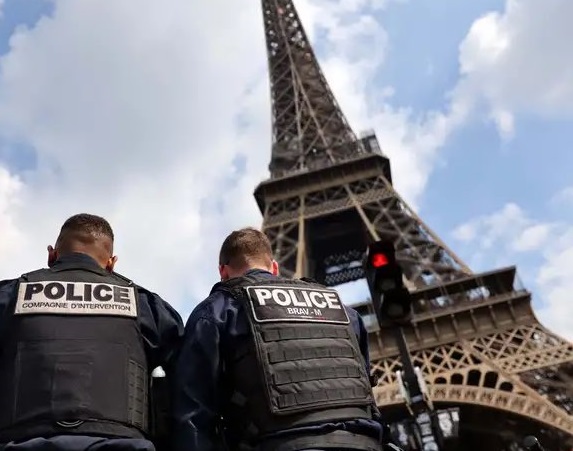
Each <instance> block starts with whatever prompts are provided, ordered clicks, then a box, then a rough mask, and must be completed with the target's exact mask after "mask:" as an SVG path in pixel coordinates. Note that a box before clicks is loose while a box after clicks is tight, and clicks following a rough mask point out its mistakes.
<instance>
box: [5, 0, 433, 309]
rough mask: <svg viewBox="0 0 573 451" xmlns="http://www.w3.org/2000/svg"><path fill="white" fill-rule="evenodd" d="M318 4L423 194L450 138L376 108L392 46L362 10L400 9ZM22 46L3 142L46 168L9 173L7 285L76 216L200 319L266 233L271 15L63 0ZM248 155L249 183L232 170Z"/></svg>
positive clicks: (347, 67) (243, 9)
mask: <svg viewBox="0 0 573 451" xmlns="http://www.w3.org/2000/svg"><path fill="white" fill-rule="evenodd" d="M299 3H300V5H299ZM313 5H314V8H315V9H314V11H315V14H314V17H311V19H312V20H310V21H309V20H305V18H303V20H304V25H305V26H306V28H307V30H310V34H311V35H313V30H315V27H317V26H322V27H323V31H326V32H327V38H328V42H329V45H328V48H327V51H326V55H324V64H323V66H324V67H325V72H326V73H327V77H328V78H329V80H331V81H332V84H333V87H334V91H335V94H336V95H337V97H338V98H339V99H340V100H341V104H342V106H343V108H344V109H345V110H346V111H347V112H348V114H349V116H350V117H351V119H352V122H353V124H358V127H357V128H358V129H359V128H360V124H362V123H365V124H366V125H367V126H371V124H375V125H381V124H384V125H383V126H380V127H378V131H379V132H380V131H381V132H382V133H381V138H382V143H383V145H385V147H387V148H388V150H389V153H391V152H394V153H396V155H398V154H399V155H401V156H400V157H397V158H396V160H397V162H396V164H395V168H394V169H395V171H394V172H395V177H396V180H398V181H399V182H398V183H402V184H403V185H405V187H406V188H407V189H406V195H407V196H410V197H411V198H416V197H417V196H418V195H419V194H420V192H421V189H422V188H423V185H424V183H425V181H424V177H427V174H428V173H429V171H430V170H431V168H429V167H426V165H425V164H424V163H423V162H418V157H419V156H423V155H424V154H432V153H434V152H435V150H436V147H438V146H439V145H440V144H441V142H442V139H441V138H437V139H436V138H435V132H434V129H437V133H438V134H440V135H441V134H443V129H444V127H443V125H442V119H441V117H440V116H439V115H429V116H428V118H420V119H418V120H417V121H416V122H414V123H410V121H411V119H412V118H411V116H410V113H409V112H408V111H407V110H393V109H392V108H391V107H390V106H389V105H387V104H386V103H382V104H381V105H380V106H378V107H377V108H372V107H371V105H369V104H368V102H366V100H367V89H369V82H370V81H371V78H372V76H373V75H374V71H375V70H376V69H377V68H378V67H379V65H380V64H381V63H382V62H383V60H384V48H385V46H386V41H387V36H386V33H385V32H384V30H383V29H382V28H381V27H380V26H379V24H378V23H377V22H376V21H375V20H373V18H372V15H371V14H370V13H363V12H360V11H361V9H360V8H361V7H362V8H364V7H376V8H381V7H383V6H385V2H376V1H373V2H349V1H340V2H338V3H337V4H336V5H332V4H329V7H328V8H325V9H321V10H320V11H321V14H317V11H319V10H317V9H316V6H317V5H319V2H316V3H314V2H308V1H307V2H302V1H301V2H298V3H297V6H299V7H300V8H301V10H302V12H303V13H304V11H305V8H310V10H309V9H306V11H307V12H308V11H310V12H311V16H312V7H313ZM349 10H352V11H354V14H353V15H352V16H351V17H350V18H349V16H348V14H347V12H348V11H349ZM325 12H326V13H325ZM303 16H304V14H303ZM134 18H137V19H134ZM306 19H308V18H306ZM343 19H344V20H343ZM317 22H320V23H321V24H322V25H320V24H317ZM325 27H326V28H325ZM358 44H360V45H358ZM10 46H11V49H10V52H9V53H7V54H6V55H5V56H4V57H3V58H2V59H1V60H0V135H1V136H2V137H3V139H4V140H7V141H10V140H11V141H12V142H24V143H26V144H28V145H30V146H32V147H33V148H34V149H35V150H36V152H37V158H38V168H37V169H35V170H32V171H28V172H26V173H25V174H23V175H22V181H21V182H19V181H18V180H19V179H18V178H17V177H16V176H15V175H14V174H10V173H9V172H7V169H6V168H2V172H0V174H1V176H0V177H1V178H0V180H2V183H0V199H1V202H0V207H1V208H0V215H1V216H0V217H1V218H2V219H0V227H1V228H0V230H1V241H0V247H2V250H3V251H4V253H3V260H2V263H0V277H14V276H17V275H18V274H19V273H20V272H23V271H26V270H29V269H30V268H31V267H32V268H33V267H38V266H41V265H43V264H44V262H45V258H46V256H45V247H46V245H47V244H50V243H53V241H54V239H55V236H56V234H57V231H58V229H59V226H60V225H61V223H62V221H63V220H64V219H65V218H66V217H68V216H69V215H71V214H74V213H77V212H81V211H87V212H93V213H98V214H102V215H104V216H105V217H107V218H108V219H109V220H110V221H111V222H112V225H113V226H114V228H115V229H116V234H117V249H116V250H117V253H118V254H119V256H120V260H119V264H118V271H119V272H121V273H125V274H126V275H129V276H130V277H132V278H134V279H135V280H137V281H138V282H140V283H142V284H144V285H146V286H148V287H149V288H151V289H153V290H157V291H158V292H159V293H161V294H162V295H164V297H165V298H166V299H168V300H169V301H171V302H172V303H174V304H175V305H177V307H178V308H179V309H180V311H181V312H182V313H184V314H186V313H188V312H189V311H190V309H191V308H192V306H193V305H194V304H195V303H196V302H198V301H199V300H200V299H201V298H202V297H203V296H205V295H206V294H207V291H208V289H209V288H210V286H211V285H212V284H213V283H214V282H216V280H217V274H216V252H217V248H218V246H219V245H220V242H221V239H222V238H223V237H224V236H225V234H226V233H228V232H229V230H230V229H232V228H235V227H239V226H243V225H250V224H255V225H256V224H260V222H261V217H260V213H259V212H258V210H257V208H256V205H255V202H254V200H253V197H252V192H253V189H254V187H255V185H256V184H257V183H258V182H259V181H260V180H262V179H263V178H265V177H266V176H267V165H268V160H269V158H270V104H269V94H268V83H267V74H266V54H265V44H264V34H263V31H262V12H261V11H260V5H259V4H257V2H252V3H247V4H238V3H237V4H235V3H234V2H232V3H229V2H227V1H225V0H212V1H210V2H207V3H204V4H202V5H191V4H189V2H185V1H183V0H169V1H167V3H166V2H161V3H158V2H152V1H147V2H144V4H142V3H141V2H137V1H134V0H118V1H115V2H113V5H112V4H111V3H108V2H101V1H98V0H88V1H84V2H77V1H74V0H58V1H56V2H55V9H54V12H53V14H52V15H51V17H49V18H48V17H44V18H42V19H41V20H40V21H39V22H38V23H37V24H36V25H35V26H34V27H33V28H31V29H28V28H19V29H18V30H17V32H16V33H15V34H14V35H13V36H12V38H11V42H10ZM356 49H358V50H361V52H360V53H356V51H355V50H356ZM388 92H389V90H388V89H386V88H384V89H383V90H382V91H381V92H380V95H379V97H380V98H381V99H383V100H384V97H382V96H384V95H387V93H388ZM377 100H379V99H377ZM245 124H246V125H245ZM238 155H243V157H244V158H245V159H246V175H245V174H238V173H237V171H236V169H234V167H233V165H232V161H233V159H234V158H235V157H237V156H238ZM0 164H1V163H0ZM420 174H422V175H421V176H420ZM409 180H415V181H414V182H411V181H409ZM400 181H401V182H400Z"/></svg>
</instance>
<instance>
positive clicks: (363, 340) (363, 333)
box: [356, 313, 370, 374]
mask: <svg viewBox="0 0 573 451" xmlns="http://www.w3.org/2000/svg"><path fill="white" fill-rule="evenodd" d="M356 322H357V323H358V344H359V345H360V352H361V354H362V356H363V357H364V361H365V362H366V372H367V373H368V374H370V350H369V346H368V331H367V330H366V325H365V324H364V320H363V319H362V317H361V316H360V315H359V314H358V313H357V314H356Z"/></svg>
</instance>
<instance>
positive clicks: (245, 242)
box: [219, 227, 278, 279]
mask: <svg viewBox="0 0 573 451" xmlns="http://www.w3.org/2000/svg"><path fill="white" fill-rule="evenodd" d="M249 269H264V270H267V271H271V272H273V273H274V274H276V272H277V270H278V267H277V264H276V262H275V261H274V260H273V251H272V247H271V243H270V241H269V239H268V238H267V236H266V235H265V234H264V233H263V232H261V231H260V230H257V229H255V228H254V227H245V228H243V229H240V230H235V231H233V232H231V233H230V234H229V236H227V238H225V241H223V244H222V245H221V251H220V252H219V271H220V273H221V278H222V279H227V278H230V277H237V276H239V275H242V274H243V273H245V272H246V271H248V270H249Z"/></svg>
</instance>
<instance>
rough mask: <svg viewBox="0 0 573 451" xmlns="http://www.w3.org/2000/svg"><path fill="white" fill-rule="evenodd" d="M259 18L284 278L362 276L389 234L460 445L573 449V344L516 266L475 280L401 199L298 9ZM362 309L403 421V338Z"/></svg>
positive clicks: (264, 200)
mask: <svg viewBox="0 0 573 451" xmlns="http://www.w3.org/2000/svg"><path fill="white" fill-rule="evenodd" d="M262 10H263V17H264V29H265V34H266V43H267V55H268V63H269V75H270V84H271V100H272V118H273V134H272V137H273V143H272V156H271V163H270V165H269V170H270V172H271V177H270V179H269V180H266V181H264V182H262V183H261V184H259V185H258V187H257V188H256V190H255V199H256V200H257V203H258V205H259V208H260V210H261V212H262V214H263V217H264V219H263V230H264V231H265V233H266V234H267V236H268V237H269V238H270V240H271V242H272V245H273V249H274V253H275V258H276V259H277V261H278V262H279V264H280V266H281V271H282V274H283V275H286V276H288V277H302V276H307V277H312V278H314V279H316V280H318V281H319V282H321V283H324V284H325V285H328V286H336V285H339V284H343V283H346V282H351V281H356V280H360V279H363V278H364V273H363V270H362V265H361V261H362V256H363V253H364V250H365V248H366V246H367V244H368V243H370V242H371V241H374V240H378V239H389V238H390V239H392V240H393V241H394V243H395V245H396V249H397V257H398V260H399V262H400V263H401V265H402V267H403V268H404V274H405V279H406V283H407V285H408V287H409V288H410V290H411V291H412V292H413V295H414V297H415V306H414V309H415V313H416V315H415V319H414V322H413V325H412V326H411V327H409V328H408V329H406V331H405V332H406V335H407V341H408V344H409V346H410V349H411V351H412V355H413V359H414V362H415V364H416V365H417V366H419V367H421V368H422V369H423V372H424V375H425V378H426V381H427V383H428V386H429V392H430V394H431V397H432V399H433V401H434V403H436V404H437V405H443V406H459V407H460V408H461V421H462V423H461V442H460V448H459V449H463V450H464V451H471V450H473V449H480V450H482V449H491V450H502V449H508V450H509V449H515V444H514V443H515V440H516V439H518V438H519V437H523V436H524V435H526V434H527V433H528V432H529V433H531V432H532V433H535V434H537V435H538V436H540V437H541V439H542V440H545V444H546V445H547V447H548V449H555V450H561V449H563V450H565V449H570V447H571V443H572V442H573V440H572V438H573V416H572V415H571V413H572V409H573V393H572V391H573V383H572V382H573V345H572V344H571V343H569V342H567V341H565V340H563V339H562V338H560V337H558V336H556V335H555V334H553V333H552V332H550V331H549V330H547V329H546V328H545V327H543V326H542V325H541V324H540V323H539V321H538V320H537V319H536V317H535V315H534V313H533V310H532V307H531V294H530V292H529V291H527V290H526V289H525V288H523V287H522V286H521V285H520V282H519V279H518V277H517V273H516V269H515V267H509V268H501V269H497V270H494V271H491V272H487V273H480V274H475V273H473V272H472V271H471V270H470V269H469V268H468V267H467V266H466V265H465V264H464V262H463V261H462V260H461V259H460V258H459V257H457V256H456V255H455V254H454V252H453V251H452V250H451V249H449V248H448V247H447V246H446V244H445V243H444V242H442V241H441V240H440V238H439V237H438V236H437V235H436V234H435V233H434V232H432V230H430V228H429V227H428V226H427V225H426V224H424V222H423V221H422V219H421V218H420V217H418V215H417V214H416V213H415V212H414V211H413V210H412V209H411V208H410V207H409V206H408V205H407V203H406V202H405V201H404V200H403V199H402V198H401V197H400V195H399V194H398V193H397V192H396V190H395V189H394V188H393V186H392V176H391V170H390V162H389V160H388V158H387V157H386V156H385V155H384V154H383V152H382V151H381V149H380V146H379V144H378V140H377V138H376V135H375V134H374V133H373V132H372V133H367V134H365V135H363V136H361V137H357V136H356V135H355V133H354V132H353V131H352V129H351V127H350V126H349V125H348V121H347V120H346V118H345V116H344V114H343V113H342V111H341V109H340V108H339V106H338V104H337V102H336V100H335V98H334V95H333V94H332V92H331V90H330V88H329V85H328V83H327V81H326V78H325V76H324V75H323V73H322V71H321V69H320V66H319V63H318V61H317V58H316V56H315V54H314V52H313V49H312V47H311V45H310V43H309V40H308V38H307V35H306V33H305V31H304V28H303V26H302V24H301V22H300V19H299V17H298V14H297V11H296V9H295V6H294V4H293V1H292V0H262ZM356 308H357V310H358V311H359V312H360V313H361V314H362V316H363V318H364V319H365V322H366V324H367V327H368V329H369V338H370V347H371V361H372V372H373V373H375V374H377V375H378V376H379V383H378V385H377V387H375V395H376V399H377V403H378V405H379V406H380V407H381V408H382V410H383V412H387V413H388V416H389V417H392V415H394V414H396V415H398V416H399V415H400V414H401V413H400V412H399V411H400V405H402V403H403V400H402V399H401V398H400V394H399V390H398V385H397V381H396V370H399V369H400V368H401V365H400V360H399V357H398V348H397V344H396V342H395V340H394V338H393V337H394V336H393V334H391V333H390V331H388V330H385V329H380V328H379V327H378V326H377V323H376V320H375V316H374V314H373V310H372V305H371V303H370V302H368V301H367V302H364V303H363V304H360V305H358V307H356ZM476 437H477V442H476ZM512 443H513V444H512ZM476 446H477V448H476Z"/></svg>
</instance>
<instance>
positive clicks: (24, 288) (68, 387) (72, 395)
mask: <svg viewBox="0 0 573 451" xmlns="http://www.w3.org/2000/svg"><path fill="white" fill-rule="evenodd" d="M183 330H184V329H183V321H182V319H181V317H180V316H179V314H178V313H177V311H176V310H174V309H173V308H172V307H171V306H170V305H169V304H168V303H167V302H165V301H164V300H163V299H161V298H160V297H159V296H158V295H156V294H155V293H151V292H149V291H147V290H145V289H144V288H142V287H140V286H138V285H135V284H133V282H131V281H129V280H128V279H126V278H124V277H123V276H120V275H118V274H116V273H110V272H108V271H106V270H104V269H102V268H101V267H100V266H99V265H98V264H97V263H96V261H95V260H93V259H92V258H91V257H89V256H87V255H85V254H77V253H76V254H70V255H66V256H62V257H60V258H59V259H58V260H57V261H56V262H55V263H54V265H53V266H52V267H51V268H49V269H40V270H37V271H33V272H30V273H27V274H24V275H22V276H21V277H20V278H19V279H14V280H4V281H1V282H0V451H28V450H29V451H38V450H69V451H79V450H87V449H90V450H93V451H98V450H99V451H103V450H121V451H123V450H125V451H130V450H133V451H136V450H149V451H153V450H154V449H155V447H154V445H153V443H152V442H151V441H150V408H151V406H150V405H149V385H150V380H151V371H152V370H153V369H154V368H156V367H157V366H162V367H163V368H164V369H165V373H166V375H167V377H169V375H170V374H172V372H173V364H174V361H175V356H176V353H177V350H178V346H179V344H180V340H181V337H182V335H183Z"/></svg>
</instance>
